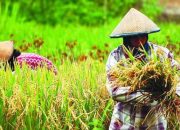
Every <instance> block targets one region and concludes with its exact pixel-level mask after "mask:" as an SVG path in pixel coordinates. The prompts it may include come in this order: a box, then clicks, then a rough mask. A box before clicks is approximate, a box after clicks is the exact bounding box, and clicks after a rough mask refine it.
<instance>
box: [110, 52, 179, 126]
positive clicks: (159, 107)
mask: <svg viewBox="0 0 180 130" xmlns="http://www.w3.org/2000/svg"><path fill="white" fill-rule="evenodd" d="M108 75H109V79H110V81H111V84H112V87H117V86H118V87H129V86H130V90H129V94H130V93H133V92H137V91H139V92H141V93H142V96H140V97H139V98H138V102H137V105H150V104H151V103H153V102H156V105H155V106H154V107H152V109H151V110H150V112H149V113H148V114H147V117H146V119H147V120H148V121H149V122H151V124H152V125H153V123H154V121H155V119H154V120H150V119H151V118H150V117H151V116H152V114H154V113H153V112H154V111H156V112H158V116H157V118H158V117H159V116H162V115H163V116H164V117H165V118H166V120H167V122H168V128H169V129H179V127H180V97H179V96H178V95H177V94H176V88H177V86H178V83H179V82H180V71H179V70H178V65H177V66H172V64H171V59H168V58H166V57H165V56H164V54H163V53H162V50H158V51H157V54H155V53H154V54H153V56H151V57H148V62H143V61H140V60H137V59H135V58H134V59H133V57H131V59H128V60H122V61H120V62H118V64H117V65H116V66H115V67H113V68H112V69H111V70H110V72H109V73H108ZM146 119H145V120H146Z"/></svg>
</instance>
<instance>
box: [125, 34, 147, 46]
mask: <svg viewBox="0 0 180 130" xmlns="http://www.w3.org/2000/svg"><path fill="white" fill-rule="evenodd" d="M135 36H146V37H147V41H148V34H140V35H132V36H126V37H123V44H124V45H125V46H126V47H128V46H131V42H130V38H131V37H135ZM147 41H146V42H147Z"/></svg>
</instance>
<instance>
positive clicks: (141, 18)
mask: <svg viewBox="0 0 180 130" xmlns="http://www.w3.org/2000/svg"><path fill="white" fill-rule="evenodd" d="M158 31H160V28H159V27H158V26H157V25H156V24H155V23H154V22H153V21H152V20H150V19H149V18H148V17H147V16H145V15H144V14H142V13H141V12H139V11H138V10H136V9H134V8H131V9H130V10H129V12H128V13H127V14H126V15H125V16H124V18H123V19H122V20H121V21H120V23H119V24H118V25H117V27H116V28H115V29H114V30H113V32H112V33H111V35H110V37H111V38H118V37H125V36H131V35H139V34H149V33H154V32H158Z"/></svg>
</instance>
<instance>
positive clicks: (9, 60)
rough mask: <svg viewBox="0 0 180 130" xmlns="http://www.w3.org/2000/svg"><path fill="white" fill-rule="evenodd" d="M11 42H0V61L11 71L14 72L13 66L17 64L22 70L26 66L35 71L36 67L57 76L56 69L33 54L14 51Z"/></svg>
mask: <svg viewBox="0 0 180 130" xmlns="http://www.w3.org/2000/svg"><path fill="white" fill-rule="evenodd" d="M13 45H14V44H13V42H12V41H3V42H0V61H1V63H5V67H6V66H7V65H9V66H10V68H11V70H12V71H15V64H16V63H17V64H19V65H20V67H21V68H22V67H23V65H24V64H26V65H27V66H28V67H30V68H31V69H33V70H35V69H37V68H38V67H46V68H47V69H48V70H51V71H53V72H54V73H55V74H57V69H56V67H55V66H54V65H53V63H52V62H51V61H50V60H48V59H46V58H45V57H42V56H40V55H37V54H34V53H21V52H20V51H18V50H16V49H14V46H13Z"/></svg>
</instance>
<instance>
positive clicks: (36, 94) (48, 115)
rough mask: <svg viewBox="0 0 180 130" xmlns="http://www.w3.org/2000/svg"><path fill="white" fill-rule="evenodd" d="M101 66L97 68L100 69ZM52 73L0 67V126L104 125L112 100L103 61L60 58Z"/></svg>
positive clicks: (61, 127) (32, 127)
mask: <svg viewBox="0 0 180 130" xmlns="http://www.w3.org/2000/svg"><path fill="white" fill-rule="evenodd" d="M100 68H101V69H100ZM58 70H59V72H58V74H57V75H54V73H52V72H48V71H47V70H46V69H43V68H41V69H40V68H39V69H38V70H37V71H33V70H30V69H29V68H28V67H25V68H23V69H20V68H16V71H15V73H14V74H12V72H11V70H6V72H5V71H4V70H3V69H2V68H1V70H0V78H1V80H0V128H2V129H4V130H5V129H28V130H29V129H62V130H67V129H71V130H72V129H73V130H79V129H83V130H89V129H96V128H97V129H106V128H107V127H108V124H109V121H110V117H111V112H112V107H113V102H112V100H109V99H110V98H109V96H108V93H107V91H106V88H105V79H106V75H105V69H104V64H102V63H101V62H99V61H94V60H90V59H88V60H87V61H86V62H80V63H75V62H74V63H71V62H67V61H66V62H64V64H63V65H61V66H59V68H58Z"/></svg>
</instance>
